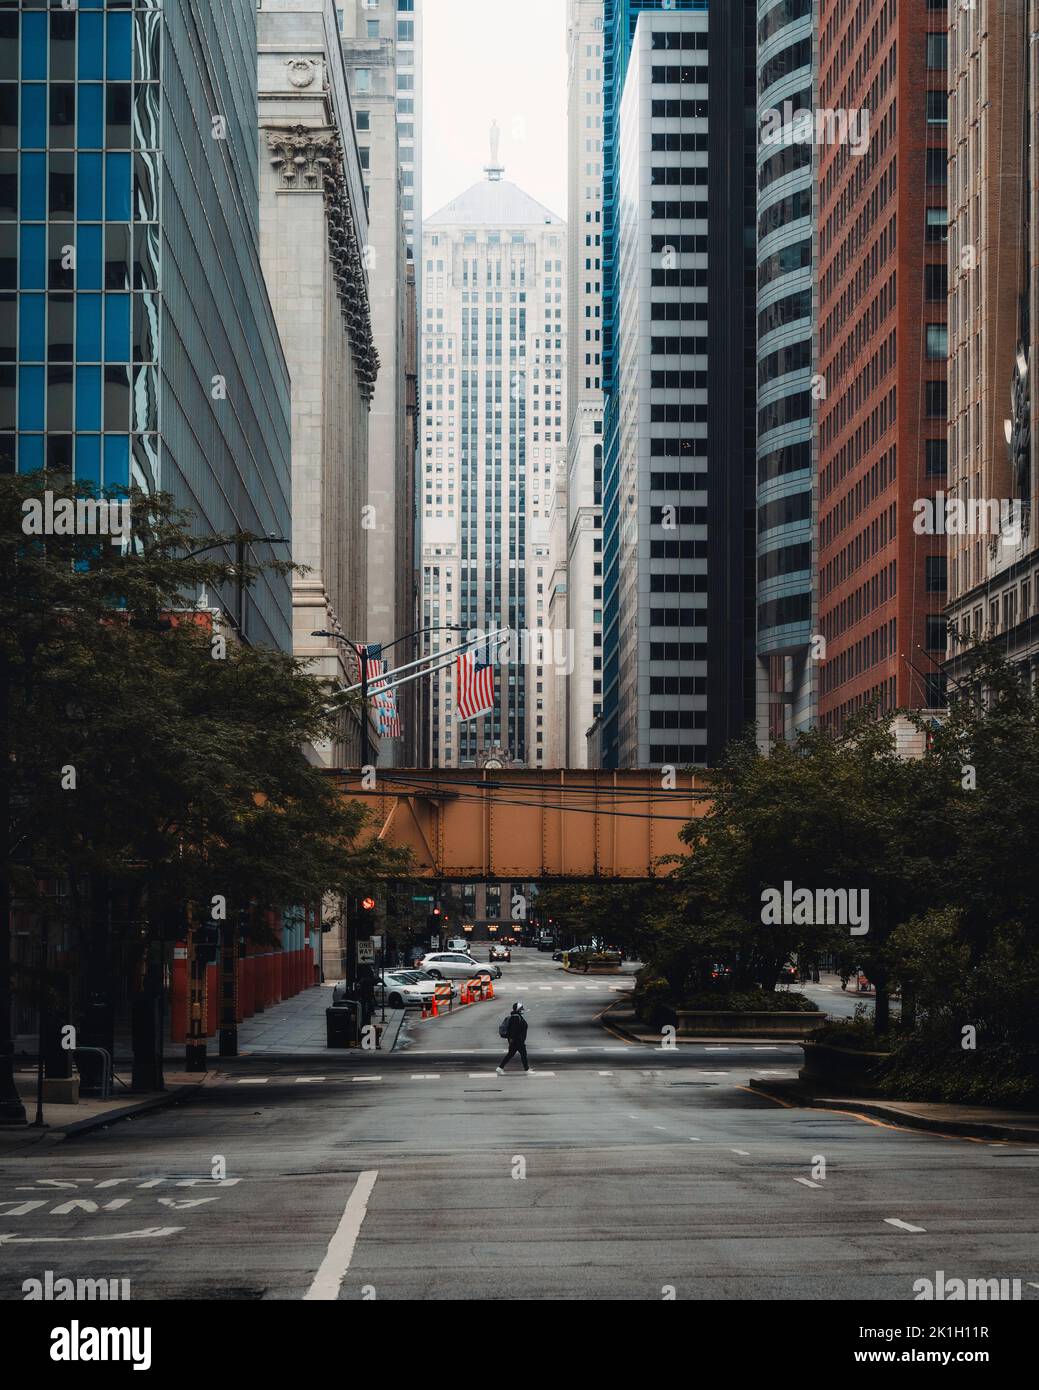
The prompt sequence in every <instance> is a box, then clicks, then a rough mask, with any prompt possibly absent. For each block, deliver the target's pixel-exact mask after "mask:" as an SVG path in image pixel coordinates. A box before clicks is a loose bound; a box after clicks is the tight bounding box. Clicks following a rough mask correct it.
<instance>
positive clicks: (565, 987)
mask: <svg viewBox="0 0 1039 1390" xmlns="http://www.w3.org/2000/svg"><path fill="white" fill-rule="evenodd" d="M562 988H563V989H576V988H577V986H576V985H563V986H562Z"/></svg>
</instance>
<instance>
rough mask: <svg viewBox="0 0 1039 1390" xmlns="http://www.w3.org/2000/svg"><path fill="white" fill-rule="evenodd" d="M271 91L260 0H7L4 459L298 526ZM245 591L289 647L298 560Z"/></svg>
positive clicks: (215, 519)
mask: <svg viewBox="0 0 1039 1390" xmlns="http://www.w3.org/2000/svg"><path fill="white" fill-rule="evenodd" d="M256 105H257V97H256V3H255V0H219V3H211V0H179V3H176V4H169V3H167V4H166V5H165V7H163V5H162V4H161V3H160V0H78V3H77V5H76V6H74V7H71V8H65V7H63V6H62V5H61V4H60V0H0V466H2V467H3V468H4V469H5V470H7V471H8V472H10V471H13V470H18V471H22V472H24V471H28V470H31V469H38V468H44V467H46V468H51V469H55V470H60V471H62V472H69V473H74V475H75V476H76V477H77V478H88V479H91V480H92V481H93V482H95V483H96V484H98V485H100V486H102V487H104V488H113V487H126V486H127V485H128V484H130V483H131V482H134V483H136V484H137V485H139V486H140V487H142V488H144V489H147V490H159V489H161V490H163V491H167V492H170V493H172V494H173V495H174V497H175V498H176V499H177V501H178V502H179V503H180V504H181V505H182V506H184V507H187V508H189V509H191V510H192V511H193V512H194V513H195V514H196V518H197V519H196V523H195V525H196V527H197V530H198V532H199V533H204V532H209V531H216V530H219V531H232V530H234V529H235V528H237V527H241V528H243V529H245V530H248V531H252V532H259V533H264V534H273V535H278V536H287V535H289V534H290V530H289V527H290V514H291V472H290V411H289V380H288V373H287V370H286V367H285V362H284V358H283V356H282V352H281V346H280V343H279V339H278V333H277V329H276V327H275V324H274V319H273V315H272V313H271V309H270V304H269V301H268V297H267V291H266V286H265V284H264V281H263V276H262V272H261V269H260V258H259V249H258V243H259V189H258V177H259V172H258V159H259V155H258V140H257V134H256V131H257V110H256ZM266 553H269V552H266ZM281 554H282V556H285V554H286V552H285V550H282V551H281ZM210 598H211V599H213V600H218V601H220V602H221V603H222V604H223V605H224V606H225V608H226V609H227V611H228V613H229V614H230V615H231V616H232V617H233V616H235V614H234V605H235V595H234V594H233V593H230V592H229V593H227V594H220V595H214V594H211V595H210ZM245 607H246V611H245V613H244V614H243V615H242V622H243V630H244V633H245V635H246V636H247V637H248V638H249V639H250V640H251V641H255V642H261V643H266V644H270V645H276V646H279V647H282V648H284V649H286V650H291V646H292V635H291V634H292V628H291V594H290V587H289V581H288V580H287V579H286V578H279V577H264V578H262V579H261V580H259V581H258V582H257V584H256V585H255V586H254V587H253V589H252V591H251V592H250V594H249V595H248V597H247V600H246V605H245Z"/></svg>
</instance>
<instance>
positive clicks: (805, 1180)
mask: <svg viewBox="0 0 1039 1390" xmlns="http://www.w3.org/2000/svg"><path fill="white" fill-rule="evenodd" d="M794 1182H799V1183H800V1184H801V1186H802V1187H814V1188H815V1189H816V1191H818V1190H819V1184H818V1183H817V1182H812V1181H811V1179H810V1178H795V1179H794Z"/></svg>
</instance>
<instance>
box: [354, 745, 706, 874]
mask: <svg viewBox="0 0 1039 1390" xmlns="http://www.w3.org/2000/svg"><path fill="white" fill-rule="evenodd" d="M336 777H337V779H338V782H339V785H340V789H341V792H342V795H343V796H346V797H349V798H351V799H352V800H357V801H359V802H361V803H362V804H363V805H364V806H366V807H367V809H368V810H369V811H370V812H374V813H375V820H374V824H373V828H372V830H371V831H370V834H371V835H373V836H377V837H378V838H379V839H381V840H384V841H385V842H386V843H387V844H389V845H392V846H395V847H404V848H407V849H409V850H410V851H411V853H412V856H413V861H414V868H413V870H412V873H411V875H410V876H411V877H413V878H428V879H449V880H454V881H462V882H466V881H467V882H475V883H483V882H509V881H518V880H524V879H529V880H538V879H645V878H654V877H661V876H664V877H666V876H667V874H669V873H670V872H671V866H670V865H661V864H660V863H659V860H660V859H661V858H662V857H663V856H666V855H670V854H686V853H688V847H687V846H686V845H684V844H683V843H682V842H681V840H680V839H679V838H678V832H679V831H680V830H681V828H682V826H683V825H684V824H686V823H687V822H688V821H690V820H694V819H696V818H697V817H699V816H702V815H704V814H705V813H706V812H707V811H708V810H709V808H710V799H709V795H708V793H707V792H706V790H705V788H704V783H703V781H702V779H701V778H699V777H698V776H697V775H696V774H694V773H691V772H680V771H676V773H675V774H674V784H675V785H674V788H671V787H670V786H667V787H663V786H662V785H661V782H662V777H661V772H660V770H659V769H647V770H644V771H643V770H638V769H623V770H619V771H609V772H607V771H602V770H599V769H594V770H592V769H565V768H545V769H537V768H509V769H505V770H494V771H491V770H489V769H482V768H442V769H428V768H424V769H418V770H409V769H406V768H385V769H382V768H380V769H378V770H377V772H376V775H375V786H374V788H371V789H366V788H365V786H364V783H363V781H362V776H361V773H360V772H359V771H358V772H353V771H341V772H338V773H337V774H336ZM369 781H370V778H369Z"/></svg>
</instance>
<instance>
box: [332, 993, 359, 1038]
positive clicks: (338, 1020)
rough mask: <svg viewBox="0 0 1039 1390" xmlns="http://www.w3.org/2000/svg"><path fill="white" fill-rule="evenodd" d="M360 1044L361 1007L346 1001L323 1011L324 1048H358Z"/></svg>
mask: <svg viewBox="0 0 1039 1390" xmlns="http://www.w3.org/2000/svg"><path fill="white" fill-rule="evenodd" d="M360 1043H361V1006H360V1004H358V1003H357V1002H356V1001H355V1000H352V999H348V1000H346V1001H345V1002H344V1003H342V1004H337V1005H336V1006H335V1008H332V1009H326V1010H325V1046H326V1047H359V1046H360Z"/></svg>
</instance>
